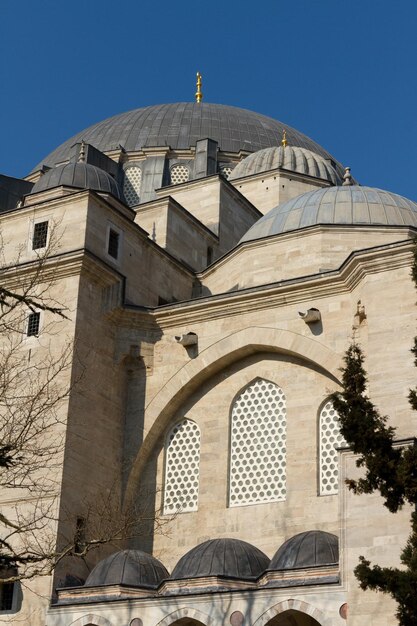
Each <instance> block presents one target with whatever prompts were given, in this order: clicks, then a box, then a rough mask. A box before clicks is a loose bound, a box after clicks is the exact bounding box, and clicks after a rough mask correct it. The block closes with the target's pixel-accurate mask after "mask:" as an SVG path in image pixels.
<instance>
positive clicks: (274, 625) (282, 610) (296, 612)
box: [253, 599, 333, 626]
mask: <svg viewBox="0 0 417 626" xmlns="http://www.w3.org/2000/svg"><path fill="white" fill-rule="evenodd" d="M280 617H281V618H282V619H280ZM287 617H288V618H289V619H286V618H287ZM303 617H304V618H305V619H303ZM281 623H282V624H294V625H295V624H308V625H312V624H317V626H332V624H333V620H332V619H331V618H330V617H328V616H326V615H325V614H324V613H323V612H322V611H321V610H320V609H318V608H317V607H315V606H313V605H312V604H310V603H308V602H304V601H303V600H295V599H291V600H284V601H283V602H279V603H278V604H275V605H274V606H272V607H271V608H270V609H268V610H267V611H265V613H263V614H262V615H261V616H260V617H258V619H257V620H256V621H255V622H254V623H253V626H279V625H280V624H281Z"/></svg>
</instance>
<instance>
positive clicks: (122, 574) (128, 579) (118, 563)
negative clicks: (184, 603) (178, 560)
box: [84, 550, 169, 589]
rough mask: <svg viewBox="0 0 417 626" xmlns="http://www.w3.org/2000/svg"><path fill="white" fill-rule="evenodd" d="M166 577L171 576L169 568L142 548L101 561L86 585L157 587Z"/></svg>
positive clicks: (126, 551)
mask: <svg viewBox="0 0 417 626" xmlns="http://www.w3.org/2000/svg"><path fill="white" fill-rule="evenodd" d="M165 578H169V574H168V572H167V570H166V569H165V567H164V566H163V565H162V563H161V562H160V561H158V559H156V558H155V557H153V556H152V555H150V554H147V553H146V552H142V551H141V550H122V551H120V552H115V553H114V554H111V555H110V556H108V557H107V558H106V559H103V560H102V561H99V563H97V565H96V566H95V567H94V569H93V570H92V571H91V572H90V575H89V576H88V578H87V580H86V581H85V584H84V586H85V587H99V586H103V585H127V586H129V587H147V588H151V589H156V587H158V586H159V584H160V583H161V581H162V580H164V579H165Z"/></svg>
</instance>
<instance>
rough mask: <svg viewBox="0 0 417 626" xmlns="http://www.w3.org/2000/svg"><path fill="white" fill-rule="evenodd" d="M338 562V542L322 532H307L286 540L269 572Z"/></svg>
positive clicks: (275, 556) (273, 559) (335, 538)
mask: <svg viewBox="0 0 417 626" xmlns="http://www.w3.org/2000/svg"><path fill="white" fill-rule="evenodd" d="M338 562H339V540H338V538H337V537H336V535H332V534H330V533H325V532H324V531H322V530H309V531H307V532H305V533H300V534H298V535H295V536H294V537H291V539H288V540H287V541H286V542H285V543H283V544H282V546H281V547H280V548H279V550H278V551H277V552H276V553H275V555H274V557H273V558H272V561H271V563H270V565H269V567H268V569H270V570H282V569H294V568H297V567H315V566H317V565H331V564H334V563H338Z"/></svg>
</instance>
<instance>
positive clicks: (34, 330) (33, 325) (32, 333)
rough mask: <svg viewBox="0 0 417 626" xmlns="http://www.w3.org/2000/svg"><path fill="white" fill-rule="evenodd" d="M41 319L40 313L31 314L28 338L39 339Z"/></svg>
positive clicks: (27, 332)
mask: <svg viewBox="0 0 417 626" xmlns="http://www.w3.org/2000/svg"><path fill="white" fill-rule="evenodd" d="M40 319H41V314H40V313H31V314H30V315H29V317H28V327H27V331H26V334H27V336H28V337H37V336H38V335H39V323H40Z"/></svg>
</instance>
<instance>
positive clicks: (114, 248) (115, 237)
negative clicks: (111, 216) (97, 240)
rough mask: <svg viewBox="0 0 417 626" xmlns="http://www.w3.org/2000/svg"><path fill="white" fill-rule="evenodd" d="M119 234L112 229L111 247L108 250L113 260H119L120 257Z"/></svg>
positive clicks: (110, 232)
mask: <svg viewBox="0 0 417 626" xmlns="http://www.w3.org/2000/svg"><path fill="white" fill-rule="evenodd" d="M119 237H120V235H119V233H118V232H116V231H115V230H113V229H112V228H110V231H109V246H108V248H107V252H108V253H109V255H110V256H112V257H113V259H117V257H118V256H119Z"/></svg>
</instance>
